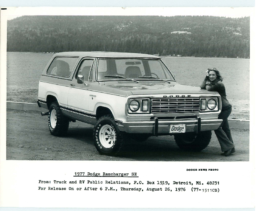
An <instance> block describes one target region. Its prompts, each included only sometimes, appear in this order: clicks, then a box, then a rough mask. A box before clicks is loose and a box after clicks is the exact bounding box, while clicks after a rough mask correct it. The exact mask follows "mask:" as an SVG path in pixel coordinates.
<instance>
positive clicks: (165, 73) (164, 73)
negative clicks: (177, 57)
mask: <svg viewBox="0 0 273 211" xmlns="http://www.w3.org/2000/svg"><path fill="white" fill-rule="evenodd" d="M97 80H98V81H113V80H119V81H122V80H137V81H141V80H143V81H145V80H149V81H151V80H154V81H162V80H164V81H165V80H171V81H174V78H173V77H172V75H171V73H170V72H169V70H168V69H167V68H166V66H165V65H164V64H163V63H162V62H161V60H160V59H133V58H132V59H130V58H128V59H119V58H116V59H113V58H111V59H107V58H101V59H99V65H98V74H97Z"/></svg>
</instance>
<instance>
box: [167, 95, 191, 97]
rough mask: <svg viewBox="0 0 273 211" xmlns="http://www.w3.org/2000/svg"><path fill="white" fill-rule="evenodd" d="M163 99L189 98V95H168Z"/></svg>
mask: <svg viewBox="0 0 273 211" xmlns="http://www.w3.org/2000/svg"><path fill="white" fill-rule="evenodd" d="M163 97H164V98H165V97H176V98H181V97H191V95H169V96H167V95H164V96H163Z"/></svg>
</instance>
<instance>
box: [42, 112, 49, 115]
mask: <svg viewBox="0 0 273 211" xmlns="http://www.w3.org/2000/svg"><path fill="white" fill-rule="evenodd" d="M47 115H49V111H46V112H41V116H47Z"/></svg>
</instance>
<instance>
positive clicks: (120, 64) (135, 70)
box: [38, 52, 222, 155]
mask: <svg viewBox="0 0 273 211" xmlns="http://www.w3.org/2000/svg"><path fill="white" fill-rule="evenodd" d="M38 105H39V107H43V108H45V109H47V110H48V111H47V112H42V115H48V127H49V131H50V133H51V134H52V135H54V136H62V135H64V134H65V133H66V132H67V130H68V127H69V123H70V122H74V121H76V120H77V121H82V122H85V123H89V124H92V125H94V129H93V141H94V143H95V146H96V148H97V150H98V151H99V152H100V153H101V154H107V155H116V154H117V153H118V152H120V151H122V146H123V143H124V142H126V141H127V140H128V139H129V138H133V139H138V140H145V139H147V138H148V137H149V136H160V135H174V139H175V141H176V143H177V145H178V146H179V147H180V148H181V149H183V150H195V151H199V150H202V149H204V148H205V147H207V146H208V144H209V142H210V139H211V131H212V130H216V129H217V128H219V126H220V125H221V123H222V120H221V119H218V115H219V113H220V112H221V106H222V105H221V96H220V95H219V94H218V93H217V92H208V91H206V90H201V89H200V88H199V87H192V86H185V85H181V84H179V83H177V82H176V81H175V78H174V77H173V75H172V73H171V72H170V71H169V69H168V68H167V67H166V65H165V64H164V63H163V62H162V61H161V59H160V57H158V56H154V55H148V54H137V53H117V52H62V53H56V54H54V56H53V57H52V59H51V60H50V62H49V63H48V65H47V66H46V68H45V69H44V71H43V72H42V75H41V78H40V81H39V92H38Z"/></svg>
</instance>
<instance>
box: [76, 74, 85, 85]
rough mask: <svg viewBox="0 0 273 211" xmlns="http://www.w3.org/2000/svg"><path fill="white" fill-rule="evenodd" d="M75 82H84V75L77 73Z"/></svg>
mask: <svg viewBox="0 0 273 211" xmlns="http://www.w3.org/2000/svg"><path fill="white" fill-rule="evenodd" d="M77 82H78V84H83V83H84V76H83V75H78V77H77Z"/></svg>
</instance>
